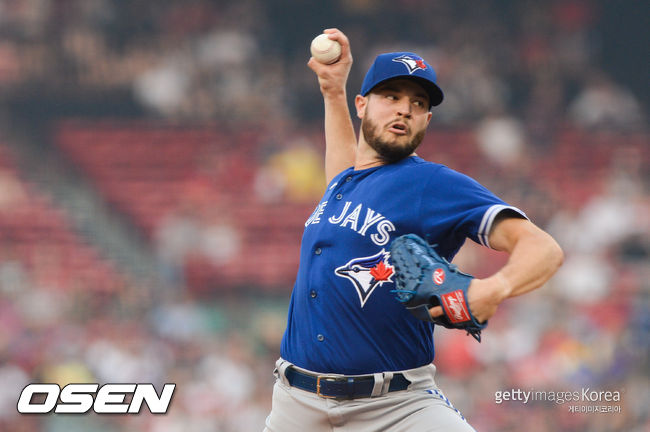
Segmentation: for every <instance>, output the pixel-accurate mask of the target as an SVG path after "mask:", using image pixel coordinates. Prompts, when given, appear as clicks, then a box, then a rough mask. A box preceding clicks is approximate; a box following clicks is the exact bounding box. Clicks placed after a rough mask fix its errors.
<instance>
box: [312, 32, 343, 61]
mask: <svg viewBox="0 0 650 432" xmlns="http://www.w3.org/2000/svg"><path fill="white" fill-rule="evenodd" d="M310 51H311V55H312V57H314V58H315V59H316V60H317V61H318V62H319V63H323V64H332V63H336V62H337V61H338V59H339V58H341V44H340V43H338V42H337V41H335V40H332V39H330V38H329V37H328V36H327V34H325V33H323V34H319V35H318V36H316V37H315V38H314V40H312V41H311V47H310Z"/></svg>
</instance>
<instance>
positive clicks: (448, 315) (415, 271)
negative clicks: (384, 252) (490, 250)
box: [390, 234, 487, 342]
mask: <svg viewBox="0 0 650 432" xmlns="http://www.w3.org/2000/svg"><path fill="white" fill-rule="evenodd" d="M390 256H391V261H392V262H393V265H394V266H395V275H396V281H395V285H396V289H395V290H393V292H394V293H395V294H396V295H397V300H399V301H400V302H402V303H403V304H404V306H406V308H407V309H408V310H409V311H410V312H411V313H412V314H413V315H414V316H415V317H416V318H418V319H420V320H422V321H431V322H434V323H435V324H439V325H442V326H444V327H447V328H452V329H462V330H466V331H467V333H468V334H471V335H472V336H473V337H474V338H475V339H476V340H477V341H479V342H480V341H481V330H482V329H484V328H485V326H487V321H486V322H484V323H479V322H478V321H477V320H476V318H475V317H474V315H472V311H471V310H470V308H469V303H468V299H467V290H468V288H469V284H470V283H471V282H472V279H474V277H473V276H472V275H469V274H467V273H463V272H461V271H460V270H458V268H457V267H456V266H455V265H453V264H451V263H450V262H449V261H447V260H446V259H444V258H442V257H441V256H440V255H438V254H437V253H436V251H435V250H434V249H433V248H432V247H431V246H429V244H427V242H426V241H424V240H423V239H422V238H420V237H418V236H417V235H415V234H406V235H403V236H401V237H398V238H396V239H395V240H394V241H393V243H392V244H391V246H390ZM434 306H442V310H443V313H444V314H443V315H442V316H439V317H437V318H432V317H431V315H430V314H429V308H431V307H434Z"/></svg>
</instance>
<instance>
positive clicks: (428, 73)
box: [361, 52, 444, 106]
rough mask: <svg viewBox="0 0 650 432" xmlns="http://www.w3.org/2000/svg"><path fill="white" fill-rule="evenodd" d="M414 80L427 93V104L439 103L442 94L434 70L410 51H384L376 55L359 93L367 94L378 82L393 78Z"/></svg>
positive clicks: (434, 104)
mask: <svg viewBox="0 0 650 432" xmlns="http://www.w3.org/2000/svg"><path fill="white" fill-rule="evenodd" d="M394 78H406V79H412V80H415V81H416V82H417V83H418V84H420V85H421V86H422V87H423V88H424V89H425V90H426V92H427V94H428V95H429V105H430V106H436V105H440V103H441V102H442V99H443V98H444V95H443V93H442V90H440V87H438V84H436V72H435V71H434V70H433V68H432V67H431V65H430V64H429V63H427V62H426V61H424V59H423V58H422V57H420V56H419V55H417V54H414V53H410V52H396V53H385V54H380V55H378V56H377V58H376V59H375V61H374V62H373V64H372V66H370V69H368V73H366V76H365V78H364V79H363V83H362V84H361V95H362V96H367V95H368V93H370V92H371V91H372V89H374V88H375V87H377V86H378V85H379V84H381V83H383V82H385V81H388V80H391V79H394Z"/></svg>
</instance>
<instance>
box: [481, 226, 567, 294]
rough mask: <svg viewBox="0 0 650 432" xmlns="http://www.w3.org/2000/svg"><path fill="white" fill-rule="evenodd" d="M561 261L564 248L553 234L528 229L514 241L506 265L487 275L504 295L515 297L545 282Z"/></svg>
mask: <svg viewBox="0 0 650 432" xmlns="http://www.w3.org/2000/svg"><path fill="white" fill-rule="evenodd" d="M562 261H563V253H562V250H561V249H560V247H559V245H558V244H557V243H556V242H555V240H553V238H552V237H551V236H550V235H548V234H547V233H545V232H544V231H542V230H539V229H529V230H528V231H527V232H526V234H525V235H521V236H520V237H519V239H518V241H517V242H516V243H515V244H514V246H513V248H512V250H511V251H510V257H509V259H508V262H507V263H506V265H505V266H503V268H501V270H499V271H498V272H497V273H496V274H494V275H493V276H491V277H489V278H488V279H490V282H492V283H494V284H496V285H498V286H500V288H501V290H502V291H501V292H502V296H503V298H504V299H505V298H509V297H515V296H518V295H521V294H525V293H527V292H530V291H532V290H534V289H536V288H539V287H540V286H542V285H543V284H544V283H545V282H546V281H548V280H549V279H550V278H551V276H553V274H555V272H556V271H557V269H558V268H559V267H560V265H561V264H562Z"/></svg>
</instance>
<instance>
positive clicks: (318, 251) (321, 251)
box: [314, 247, 323, 255]
mask: <svg viewBox="0 0 650 432" xmlns="http://www.w3.org/2000/svg"><path fill="white" fill-rule="evenodd" d="M314 253H315V254H316V255H320V254H322V253H323V249H321V248H319V247H317V248H316V249H314Z"/></svg>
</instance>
